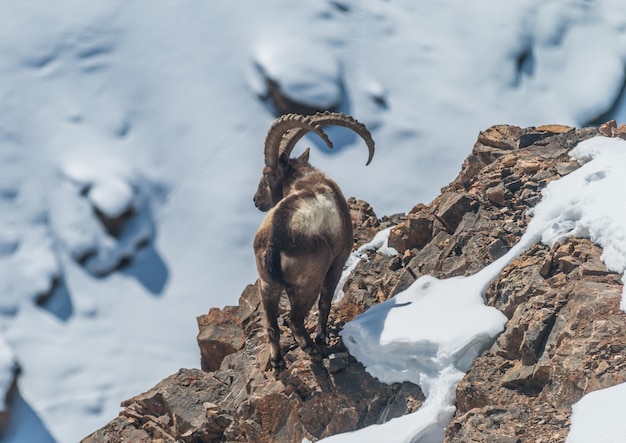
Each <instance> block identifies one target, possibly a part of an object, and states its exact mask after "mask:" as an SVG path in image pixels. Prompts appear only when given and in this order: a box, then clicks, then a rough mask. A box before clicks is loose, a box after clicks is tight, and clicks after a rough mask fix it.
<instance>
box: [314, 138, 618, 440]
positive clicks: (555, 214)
mask: <svg viewBox="0 0 626 443" xmlns="http://www.w3.org/2000/svg"><path fill="white" fill-rule="evenodd" d="M571 155H572V156H573V157H574V158H578V159H579V160H581V161H583V162H585V163H584V164H583V165H582V166H581V167H580V168H579V169H577V170H575V171H574V172H572V173H570V174H569V175H567V176H565V177H563V178H561V179H560V180H557V181H553V182H551V183H549V184H548V186H547V187H546V188H545V189H544V190H543V192H542V196H543V197H542V200H541V202H540V203H539V204H538V205H537V206H536V207H535V208H534V209H533V210H532V211H531V212H532V215H533V218H532V220H531V221H530V223H529V224H528V227H527V230H526V232H525V233H524V235H523V236H522V238H521V239H520V241H519V242H518V243H517V244H516V245H515V246H514V247H513V248H511V249H510V250H509V251H508V252H507V254H505V255H504V256H502V257H500V258H499V259H498V260H496V261H495V262H493V263H492V264H490V265H489V266H487V267H486V268H484V269H483V270H482V271H480V272H478V273H476V274H474V275H472V276H470V277H455V278H450V279H447V280H438V279H436V278H434V277H431V276H423V277H421V278H420V279H419V280H417V281H416V282H414V283H413V284H412V285H411V286H410V287H409V288H408V289H407V290H405V291H404V292H401V293H400V294H398V295H396V296H395V297H393V298H391V299H389V300H387V301H386V302H384V303H381V304H380V305H376V306H374V307H373V308H370V309H369V310H368V311H366V312H365V313H363V314H361V315H359V316H357V317H356V318H355V319H354V320H353V321H351V322H349V323H347V324H346V325H345V327H344V329H343V331H342V332H341V336H342V337H343V340H344V343H345V344H346V346H347V347H348V349H349V350H350V353H351V354H352V355H354V356H355V357H356V358H357V359H358V360H359V361H361V362H362V363H363V364H364V365H365V366H366V369H367V371H368V372H370V373H371V374H372V375H374V376H375V377H376V378H378V379H379V380H381V381H384V382H386V383H393V382H401V381H412V382H413V383H416V384H418V385H420V387H421V388H422V390H423V391H424V394H425V395H426V397H427V400H426V403H425V404H424V406H423V408H422V409H420V410H419V411H417V412H415V413H413V414H411V415H410V417H412V418H411V419H408V418H399V419H394V420H391V421H389V422H388V423H386V424H384V425H378V426H377V427H376V428H374V429H372V430H369V428H365V429H363V430H360V431H356V432H353V433H347V434H341V435H339V436H336V437H331V438H329V439H327V440H324V441H329V442H341V441H346V442H347V441H353V440H354V439H358V440H359V441H379V440H377V439H378V438H379V437H380V436H381V435H384V433H385V432H386V433H394V435H398V434H396V432H399V431H398V430H397V429H398V428H401V429H403V433H402V434H401V435H398V438H397V439H395V438H394V441H397V442H411V441H416V440H417V439H421V438H425V439H433V438H434V440H433V441H441V439H442V438H443V430H444V429H445V427H446V426H447V423H448V421H446V420H441V418H442V417H448V420H449V418H450V417H452V414H451V413H450V408H453V407H454V401H455V400H454V390H455V388H456V384H457V383H458V382H459V381H460V379H461V378H462V376H463V373H464V371H466V370H467V369H468V368H469V366H470V365H471V363H472V361H473V359H474V358H475V357H476V356H477V355H478V354H479V353H480V352H481V351H482V350H484V349H485V348H486V347H488V346H490V345H491V343H492V342H493V340H494V339H495V338H496V337H497V335H498V334H499V333H500V332H501V331H502V329H503V327H504V324H505V323H506V320H507V319H506V317H505V316H504V315H503V314H502V313H501V312H500V311H498V310H497V309H495V308H492V307H487V306H485V305H484V303H483V294H484V291H485V290H486V288H487V286H488V284H489V283H490V282H491V280H493V278H495V277H496V276H497V275H498V273H499V272H500V271H501V270H502V269H503V268H504V266H506V265H507V264H508V263H510V261H511V260H512V259H513V258H515V257H516V256H518V255H519V254H520V253H521V252H523V251H524V250H526V249H527V248H528V247H529V246H530V245H532V244H534V243H536V242H538V241H542V242H544V243H546V244H548V245H552V244H554V243H555V242H559V241H563V240H564V239H565V238H567V237H569V236H572V235H577V236H583V237H589V238H590V239H591V240H592V241H594V242H596V243H597V244H599V245H600V246H602V247H603V249H604V254H603V256H602V259H603V261H605V264H606V265H607V267H608V268H609V269H611V270H613V271H617V272H624V271H625V270H626V266H625V263H626V235H625V229H624V226H626V207H624V206H623V205H620V204H616V202H623V201H625V200H626V174H625V173H624V170H623V169H624V167H623V165H626V141H624V140H621V139H609V138H605V137H595V138H593V139H589V140H586V141H583V142H581V143H580V144H578V146H577V147H576V148H575V149H574V150H573V151H572V152H571ZM608 202H612V203H613V204H610V203H609V204H607V203H608ZM623 306H624V298H622V307H623ZM451 373H452V374H456V376H453V377H450V374H451ZM620 389H621V388H620ZM442 392H444V393H447V394H444V395H442ZM592 401H593V398H592V400H589V403H591V402H592ZM585 403H586V402H585ZM597 404H598V403H594V405H597ZM604 406H605V407H607V408H608V409H607V414H610V412H611V410H612V409H611V408H612V406H611V405H607V404H605V405H604ZM580 415H582V414H579V416H580ZM400 421H402V423H403V424H402V425H400ZM407 423H410V427H407V425H406V424H407ZM584 426H585V425H581V427H584ZM574 429H575V427H574ZM580 432H583V431H580ZM583 435H586V434H583ZM429 441H430V440H429ZM577 441H584V439H581V440H577Z"/></svg>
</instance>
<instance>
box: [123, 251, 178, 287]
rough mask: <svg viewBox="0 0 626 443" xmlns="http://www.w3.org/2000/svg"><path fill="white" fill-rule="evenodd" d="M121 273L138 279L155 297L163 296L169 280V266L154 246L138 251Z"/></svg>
mask: <svg viewBox="0 0 626 443" xmlns="http://www.w3.org/2000/svg"><path fill="white" fill-rule="evenodd" d="M121 273H122V274H124V275H128V276H131V277H134V278H136V279H137V280H138V281H139V282H140V283H141V284H142V285H143V286H144V287H145V288H146V289H147V290H148V291H149V292H150V293H151V294H153V295H161V294H162V293H163V290H164V289H165V286H166V285H167V282H168V280H169V270H168V269H167V265H166V264H165V262H164V261H163V259H162V258H161V256H160V255H159V254H158V253H157V251H156V250H155V249H154V246H153V245H152V244H149V245H147V246H145V247H144V248H142V249H141V250H139V251H137V253H136V254H135V256H134V258H133V260H132V262H130V263H129V264H128V265H126V266H124V267H123V268H122V270H121Z"/></svg>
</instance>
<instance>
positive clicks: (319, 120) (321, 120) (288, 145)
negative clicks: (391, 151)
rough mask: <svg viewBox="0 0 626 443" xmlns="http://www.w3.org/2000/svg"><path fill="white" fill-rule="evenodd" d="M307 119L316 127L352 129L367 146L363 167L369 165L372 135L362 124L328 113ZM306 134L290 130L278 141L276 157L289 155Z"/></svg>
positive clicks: (371, 153) (372, 154)
mask: <svg viewBox="0 0 626 443" xmlns="http://www.w3.org/2000/svg"><path fill="white" fill-rule="evenodd" d="M309 119H310V120H311V122H312V123H313V124H314V125H316V126H330V125H334V126H343V127H344V128H348V129H352V130H353V131H354V132H356V133H357V134H359V136H360V137H361V138H362V139H363V140H364V141H365V143H366V144H367V149H368V150H369V156H368V158H367V163H365V165H366V166H367V165H369V164H370V162H371V161H372V159H373V158H374V140H373V139H372V134H371V133H370V131H369V130H368V129H367V128H366V127H365V125H364V124H363V123H361V122H359V121H357V120H356V119H354V118H352V117H350V116H349V115H345V114H341V113H338V112H330V111H326V112H324V113H317V114H315V115H313V116H311V117H309ZM307 132H309V130H308V129H305V128H298V129H293V130H290V131H289V132H288V133H287V134H285V137H283V138H282V140H281V141H280V149H279V151H278V155H280V154H282V153H283V152H285V153H287V155H291V151H292V150H293V148H294V146H295V145H296V143H298V141H300V139H301V138H302V137H304V136H305V135H306V134H307ZM327 144H328V145H329V147H330V148H331V149H332V145H331V144H329V143H328V142H327Z"/></svg>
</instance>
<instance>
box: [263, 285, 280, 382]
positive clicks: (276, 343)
mask: <svg viewBox="0 0 626 443" xmlns="http://www.w3.org/2000/svg"><path fill="white" fill-rule="evenodd" d="M281 292H282V289H281V287H280V286H278V285H270V284H268V283H266V282H264V281H259V295H260V297H261V304H262V305H263V312H264V313H265V325H266V328H267V338H268V340H269V344H270V363H271V365H272V367H273V368H274V369H276V370H281V369H284V368H285V360H283V355H282V353H281V352H280V329H278V302H279V301H280V294H281Z"/></svg>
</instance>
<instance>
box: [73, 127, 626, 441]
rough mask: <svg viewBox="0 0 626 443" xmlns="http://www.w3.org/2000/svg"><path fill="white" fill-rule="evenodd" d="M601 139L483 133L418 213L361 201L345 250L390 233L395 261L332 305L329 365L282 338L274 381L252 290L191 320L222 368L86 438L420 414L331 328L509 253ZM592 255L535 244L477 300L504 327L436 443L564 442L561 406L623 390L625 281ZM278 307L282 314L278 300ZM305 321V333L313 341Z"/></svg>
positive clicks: (142, 400) (304, 428)
mask: <svg viewBox="0 0 626 443" xmlns="http://www.w3.org/2000/svg"><path fill="white" fill-rule="evenodd" d="M607 128H608V129H607ZM617 129H618V128H617V127H616V125H607V126H604V127H603V129H601V131H603V133H607V134H609V135H610V136H619V133H618V130H617ZM607 131H608V132H607ZM625 133H626V132H625ZM597 134H599V131H598V130H597V129H593V128H587V129H581V130H575V129H574V128H570V127H566V126H559V125H549V126H541V127H537V128H526V129H522V128H519V127H515V126H505V125H499V126H494V127H492V128H489V129H487V130H486V131H483V132H481V133H480V135H479V137H478V141H477V143H476V144H475V145H474V148H473V150H472V153H471V154H470V155H469V156H468V158H467V159H466V160H465V162H464V163H463V168H462V171H461V172H460V174H459V176H458V177H457V178H456V179H455V180H454V181H453V182H452V183H451V184H450V185H448V186H446V187H445V188H443V189H442V193H441V195H440V196H439V197H437V198H435V199H434V200H433V201H432V202H431V203H430V204H428V205H426V204H418V205H416V206H415V207H414V208H413V209H412V210H411V211H410V212H409V214H408V215H403V214H398V215H395V216H392V217H388V218H385V219H383V220H376V217H375V215H374V213H373V211H371V207H369V205H367V204H366V203H364V202H358V201H356V200H354V199H351V201H350V205H351V213H352V219H353V224H354V227H355V237H356V240H355V244H356V245H361V244H363V243H365V242H366V241H368V240H369V239H371V237H372V236H373V234H374V233H375V231H376V230H378V229H383V228H385V227H390V226H392V227H393V228H392V230H391V233H390V245H391V246H393V247H394V248H396V249H397V250H398V251H399V252H400V255H398V256H396V257H389V256H386V255H383V254H380V253H376V252H374V251H369V252H368V254H367V259H363V260H361V261H360V262H359V263H358V264H357V266H356V268H355V270H354V272H353V273H352V275H351V276H350V277H349V278H348V279H347V281H346V283H345V285H344V288H343V289H344V293H345V295H344V297H343V299H342V300H341V301H339V302H337V303H335V304H334V305H333V307H332V309H331V315H330V323H329V328H330V330H329V336H330V340H329V344H328V349H327V351H328V352H327V354H328V356H329V358H327V359H326V360H325V361H324V362H323V363H313V362H311V360H310V359H309V358H308V356H306V355H305V354H304V353H303V352H302V351H301V350H300V349H299V348H298V347H297V346H296V344H295V342H294V340H293V338H291V335H290V334H289V333H286V334H282V335H281V347H282V349H283V350H284V352H285V353H286V356H285V358H286V361H287V369H286V370H285V371H283V372H282V373H280V374H278V375H277V376H274V375H272V374H271V373H270V372H269V371H268V370H267V361H268V354H269V351H268V349H267V346H266V345H267V339H266V336H265V332H264V327H263V321H262V316H261V311H260V307H259V300H258V294H257V291H256V287H255V286H254V285H250V286H248V287H247V288H246V289H245V290H244V292H243V294H242V296H241V298H240V301H239V306H238V307H235V308H228V309H227V310H224V311H211V312H210V313H209V317H201V318H203V320H202V321H203V322H205V323H206V322H208V323H213V322H214V321H222V322H224V324H225V325H226V326H227V327H226V331H229V332H225V333H224V334H220V333H219V332H218V330H217V329H219V328H217V327H214V330H213V332H211V334H209V336H210V337H211V338H210V340H214V341H215V342H220V343H222V345H223V346H230V347H231V348H230V350H232V349H235V351H234V352H232V353H230V354H229V355H226V356H225V357H220V358H222V361H221V364H220V367H219V370H217V371H213V372H201V371H198V370H181V372H179V374H176V375H174V376H171V377H169V378H168V379H166V380H164V381H163V382H162V383H160V384H159V385H157V386H156V387H155V388H153V389H152V390H150V391H149V392H148V393H146V394H142V395H140V396H137V397H135V398H133V399H131V400H128V401H126V402H124V404H123V405H124V406H125V409H124V410H123V411H122V413H121V414H120V416H119V417H118V418H116V419H115V420H113V421H112V422H111V423H110V424H109V425H107V426H106V427H105V428H103V429H101V430H99V431H97V432H96V433H94V434H92V435H91V436H89V437H88V438H87V439H85V440H84V441H85V442H90V443H95V442H113V441H121V438H122V437H123V438H126V439H130V440H131V441H140V442H141V441H158V439H161V441H175V440H176V439H179V440H181V441H212V440H211V439H213V438H214V439H215V441H259V442H262V441H300V440H301V439H302V438H304V437H306V438H309V439H311V440H315V439H318V438H321V437H324V436H327V435H331V434H334V433H339V432H345V431H350V430H353V429H356V428H360V427H363V426H366V425H368V424H371V423H380V422H384V421H386V420H388V419H390V418H392V417H397V416H400V415H403V414H406V413H408V412H411V411H414V410H416V409H417V408H419V406H420V405H421V403H422V401H423V395H422V393H421V391H420V389H419V388H418V387H417V386H415V385H412V384H410V383H404V384H401V385H398V384H397V385H391V386H387V385H383V384H381V383H379V382H378V381H376V380H375V379H373V378H371V377H370V376H369V375H367V373H366V372H365V371H364V370H363V367H362V366H361V365H360V364H358V363H357V362H355V361H354V359H353V358H352V357H350V355H349V354H348V353H347V351H346V349H345V347H344V346H343V344H342V343H341V340H340V339H339V338H338V331H339V330H340V329H341V328H342V327H343V325H344V324H345V322H348V321H350V320H352V319H353V318H354V317H355V316H356V315H358V314H359V313H361V312H363V311H365V310H366V309H368V308H369V307H371V306H373V305H375V304H377V303H380V302H381V301H384V300H387V299H388V298H389V297H391V296H393V295H394V294H397V293H398V292H400V291H401V290H403V289H406V288H407V287H408V286H409V285H410V284H411V283H413V282H414V281H415V280H416V279H417V278H419V277H420V276H421V275H423V274H430V275H433V276H434V277H437V278H449V277H453V276H457V275H470V274H473V273H475V272H477V271H479V270H481V269H483V268H484V267H485V266H486V265H488V264H490V263H492V262H493V261H494V260H496V259H497V258H498V257H500V256H502V255H503V254H504V253H506V251H508V250H509V249H510V248H511V247H512V246H513V245H514V244H515V243H516V242H518V241H519V239H520V237H521V235H522V233H523V232H524V230H525V229H526V225H527V223H528V221H529V216H528V214H527V210H528V209H529V207H532V206H534V205H535V204H536V203H537V202H538V201H539V200H540V197H541V190H542V189H543V188H545V186H546V185H547V184H548V183H549V182H550V181H552V180H556V179H558V178H559V177H561V176H563V175H565V174H567V173H569V172H571V171H573V170H574V169H575V168H576V167H578V164H577V163H576V162H575V161H572V160H571V158H570V157H569V155H568V152H569V150H570V149H571V148H573V147H574V146H576V144H578V143H579V142H580V141H582V140H585V139H587V138H590V137H592V136H594V135H597ZM605 135H606V134H605ZM601 252H602V251H601V249H600V248H599V247H598V246H595V245H594V244H592V243H591V242H590V241H588V240H584V239H578V238H571V239H569V240H568V241H567V242H565V243H563V244H557V245H554V247H553V248H549V247H547V246H545V245H541V244H537V245H534V246H532V247H530V248H528V250H526V251H525V252H524V253H523V254H521V255H520V256H519V257H518V258H516V259H515V260H514V261H513V262H512V263H510V264H509V266H507V267H506V268H505V269H504V270H503V272H502V273H501V274H500V275H499V276H498V277H497V278H496V279H495V280H494V281H493V282H492V283H491V285H490V287H489V288H488V290H487V293H486V299H487V303H488V304H489V305H491V306H494V307H496V308H498V309H500V310H501V311H502V312H503V313H504V314H505V315H506V316H507V317H508V318H509V321H508V323H507V325H506V328H505V331H504V332H503V333H502V334H501V335H500V336H499V337H498V339H497V340H496V341H495V343H494V344H493V346H492V347H491V348H490V349H489V350H487V351H486V352H485V353H483V355H481V356H480V357H478V358H477V359H476V360H475V362H474V364H473V365H472V367H471V368H470V369H469V371H468V373H467V374H466V376H465V378H464V379H463V380H462V381H461V382H460V383H459V385H458V388H457V412H456V414H455V416H454V419H453V421H452V423H451V424H450V426H449V427H448V429H447V432H446V437H445V441H447V442H467V441H498V442H523V441H544V442H548V441H550V442H553V441H554V442H558V441H564V439H565V437H566V435H567V432H568V428H569V424H570V417H571V405H572V403H574V402H575V401H577V400H578V399H580V398H581V397H582V395H584V394H585V393H587V392H590V391H592V390H595V389H600V388H603V387H608V386H611V385H614V384H617V383H621V382H623V381H625V380H626V316H625V315H624V313H623V312H622V311H621V309H620V307H619V301H620V296H621V293H622V289H623V286H622V282H621V280H620V278H619V276H618V275H616V274H614V273H611V272H609V271H608V270H607V269H606V268H605V266H604V264H603V263H602V262H601V260H600V255H601ZM281 309H282V310H283V311H282V312H283V317H282V318H284V312H285V310H286V309H288V306H287V304H286V303H285V302H283V303H282V304H281ZM315 316H316V313H315V312H312V314H311V318H310V319H309V320H308V322H307V327H308V328H309V329H310V330H312V329H313V327H314V325H315V320H316V319H315ZM209 318H211V319H212V320H209ZM203 327H207V328H208V329H209V330H210V329H211V326H208V325H204V326H203ZM282 327H283V328H284V329H286V326H285V325H283V326H282ZM231 328H232V329H231ZM241 334H243V336H245V341H244V343H243V345H242V343H241ZM220 358H218V357H211V360H213V361H215V362H217V361H218V360H219V359H220ZM203 367H204V366H203ZM149 438H152V439H153V440H149ZM194 438H195V439H196V440H193V439H194ZM142 439H143V440H142Z"/></svg>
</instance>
